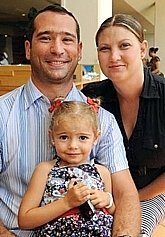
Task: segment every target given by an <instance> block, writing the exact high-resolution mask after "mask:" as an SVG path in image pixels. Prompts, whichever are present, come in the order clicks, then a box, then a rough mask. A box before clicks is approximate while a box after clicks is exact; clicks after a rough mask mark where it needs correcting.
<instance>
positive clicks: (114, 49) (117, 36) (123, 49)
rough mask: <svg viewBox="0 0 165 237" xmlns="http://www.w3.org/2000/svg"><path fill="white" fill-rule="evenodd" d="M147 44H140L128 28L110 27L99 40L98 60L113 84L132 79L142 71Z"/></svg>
mask: <svg viewBox="0 0 165 237" xmlns="http://www.w3.org/2000/svg"><path fill="white" fill-rule="evenodd" d="M146 50H147V42H146V41H143V43H140V42H139V40H138V38H137V37H136V36H135V35H134V34H133V33H132V32H131V31H129V30H128V29H127V28H124V27H120V26H110V27H108V28H106V29H104V30H103V31H102V32H101V33H100V35H99V40H98V59H99V63H100V67H101V69H102V71H103V73H104V74H105V75H106V76H107V77H108V78H110V79H111V80H112V81H113V82H115V81H121V80H125V79H128V78H132V77H133V76H134V75H135V74H136V73H137V72H138V70H139V69H142V66H143V63H142V59H143V58H144V57H145V54H146Z"/></svg>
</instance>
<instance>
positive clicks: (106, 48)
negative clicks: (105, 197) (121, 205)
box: [83, 14, 165, 237]
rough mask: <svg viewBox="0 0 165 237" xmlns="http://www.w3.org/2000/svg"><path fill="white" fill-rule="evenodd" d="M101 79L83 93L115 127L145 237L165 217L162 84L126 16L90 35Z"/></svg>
mask: <svg viewBox="0 0 165 237" xmlns="http://www.w3.org/2000/svg"><path fill="white" fill-rule="evenodd" d="M96 46H97V50H98V58H99V63H100V67H101V69H102V71H103V73H104V74H105V75H106V76H107V77H108V78H109V79H107V80H104V81H101V82H97V83H91V84H90V85H88V86H86V87H85V88H84V89H83V93H84V94H86V95H88V96H93V97H98V96H100V97H101V99H102V106H103V107H104V108H105V109H107V110H109V111H110V112H112V113H113V114H114V115H115V117H116V119H117V121H118V124H119V126H120V129H121V132H122V135H123V139H124V144H125V149H126V152H127V158H128V161H129V166H130V171H131V174H132V177H133V179H134V182H135V184H136V187H137V189H138V191H139V198H140V201H141V207H142V227H141V236H147V237H148V236H151V234H152V232H153V230H154V228H155V227H156V226H157V225H158V224H159V223H160V221H161V220H163V219H164V218H165V119H164V115H165V81H164V79H163V78H161V77H159V76H157V75H156V74H152V73H151V71H150V70H149V69H147V68H144V66H143V59H144V58H145V55H146V51H147V47H148V44H147V41H146V40H144V36H143V28H142V26H141V25H140V23H139V22H138V21H137V20H136V19H134V18H133V17H132V16H129V15H124V14H117V15H115V16H113V17H110V18H108V19H106V20H105V21H104V22H103V23H102V24H101V26H100V28H99V30H98V31H97V34H96Z"/></svg>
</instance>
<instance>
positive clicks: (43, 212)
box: [18, 162, 90, 229]
mask: <svg viewBox="0 0 165 237" xmlns="http://www.w3.org/2000/svg"><path fill="white" fill-rule="evenodd" d="M50 169H51V166H50V162H42V163H41V164H40V165H39V166H38V167H37V168H36V169H35V171H34V173H33V175H32V178H31V180H30V183H29V186H28V189H27V191H26V193H25V195H24V197H23V199H22V202H21V206H20V209H19V213H18V224H19V227H20V228H22V229H33V228H36V227H38V226H41V225H43V224H46V223H48V222H49V221H51V220H53V219H55V218H58V217H59V216H61V215H62V214H64V213H65V212H67V211H68V210H70V209H72V208H74V207H76V206H79V205H81V204H82V203H84V202H85V201H86V200H87V197H88V195H89V193H90V191H89V189H88V188H87V186H86V185H84V184H82V183H78V184H77V185H75V186H74V185H73V184H72V182H73V181H71V185H70V186H71V187H70V188H69V190H68V192H67V194H66V196H65V197H63V198H60V199H58V200H56V201H54V202H51V203H49V204H47V205H45V206H42V207H40V202H41V199H42V195H43V193H44V190H45V185H46V182H47V176H48V173H49V170H50Z"/></svg>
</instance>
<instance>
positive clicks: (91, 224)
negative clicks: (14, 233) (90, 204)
mask: <svg viewBox="0 0 165 237" xmlns="http://www.w3.org/2000/svg"><path fill="white" fill-rule="evenodd" d="M59 163H60V159H59V158H58V157H57V159H56V161H55V166H54V167H53V168H52V169H51V170H50V172H49V175H48V180H47V184H46V188H45V191H44V195H43V198H42V201H41V206H43V205H46V204H48V203H50V202H53V201H55V200H57V199H59V198H61V197H63V196H64V195H65V194H66V192H67V189H68V184H69V182H70V180H71V179H72V178H74V179H76V180H78V181H83V182H84V183H85V184H86V185H87V186H88V187H90V188H95V189H96V188H97V189H99V190H104V184H103V182H102V179H101V177H100V174H99V173H98V171H97V168H96V167H95V165H94V164H82V165H79V166H77V167H75V166H70V167H68V166H67V167H66V166H63V167H60V166H59ZM112 221H113V217H112V216H111V215H110V214H105V213H104V211H103V210H101V209H95V208H94V212H92V214H91V215H89V218H86V217H84V215H83V214H82V213H81V212H77V213H69V214H68V215H67V214H66V215H65V214H64V215H63V216H61V217H59V218H56V219H55V220H53V221H51V222H49V223H47V224H45V225H43V226H41V227H40V228H38V229H37V230H36V236H38V237H39V236H40V237H41V236H45V237H88V236H89V237H97V236H98V237H109V236H111V226H112Z"/></svg>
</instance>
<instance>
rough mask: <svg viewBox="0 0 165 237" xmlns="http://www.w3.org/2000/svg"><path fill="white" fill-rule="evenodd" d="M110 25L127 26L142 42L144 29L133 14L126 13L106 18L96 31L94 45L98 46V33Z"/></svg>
mask: <svg viewBox="0 0 165 237" xmlns="http://www.w3.org/2000/svg"><path fill="white" fill-rule="evenodd" d="M110 26H120V27H124V28H127V29H128V30H129V31H131V32H132V33H133V34H134V35H135V36H136V37H137V38H138V40H139V41H140V42H141V43H142V42H143V40H144V30H143V27H142V25H141V24H140V22H139V21H137V20H136V19H135V18H134V17H133V16H131V15H127V14H115V15H114V16H112V17H109V18H107V19H106V20H105V21H104V22H103V23H102V24H101V26H100V28H99V29H98V31H97V33H96V38H95V40H96V46H97V47H98V41H99V36H100V33H101V32H102V31H103V30H104V29H106V28H108V27H110Z"/></svg>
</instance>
